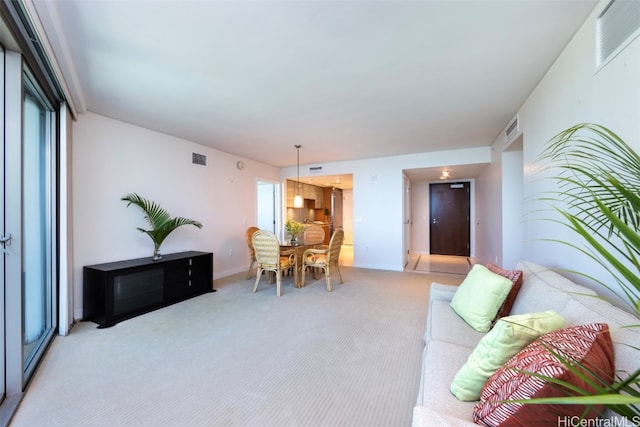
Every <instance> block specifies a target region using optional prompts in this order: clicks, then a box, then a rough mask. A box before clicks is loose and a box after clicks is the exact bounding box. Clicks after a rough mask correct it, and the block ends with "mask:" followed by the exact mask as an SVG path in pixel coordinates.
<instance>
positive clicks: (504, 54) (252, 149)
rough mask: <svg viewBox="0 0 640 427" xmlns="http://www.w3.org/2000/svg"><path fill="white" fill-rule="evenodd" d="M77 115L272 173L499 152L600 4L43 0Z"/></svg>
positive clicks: (562, 0) (551, 0)
mask: <svg viewBox="0 0 640 427" xmlns="http://www.w3.org/2000/svg"><path fill="white" fill-rule="evenodd" d="M32 1H33V4H34V5H35V6H36V10H37V12H38V15H39V17H40V19H41V21H42V23H43V25H44V28H45V29H46V32H47V34H48V38H49V40H50V42H51V44H52V46H53V47H54V51H55V52H56V56H57V60H58V62H59V63H60V64H61V68H62V70H63V72H64V75H65V81H66V84H67V85H68V86H69V87H70V90H71V92H72V98H73V103H74V104H75V107H76V108H77V109H78V111H79V112H81V113H82V112H85V111H93V112H96V113H99V114H102V115H105V116H108V117H112V118H115V119H119V120H123V121H125V122H129V123H133V124H136V125H140V126H143V127H146V128H150V129H154V130H157V131H160V132H164V133H167V134H170V135H174V136H177V137H181V138H184V139H187V140H190V141H194V142H197V143H200V144H203V145H206V146H210V147H213V148H216V149H219V150H222V151H225V152H228V153H232V154H236V155H238V156H243V157H247V158H251V159H255V160H259V161H262V162H265V163H268V164H271V165H274V166H278V167H284V166H292V165H295V164H296V149H295V148H294V145H295V144H301V145H302V148H301V150H300V162H301V164H305V163H323V162H331V161H342V160H352V159H361V158H368V157H381V156H390V155H401V154H411V153H418V152H425V151H433V150H443V149H452V148H467V147H478V146H488V145H490V144H491V143H492V142H493V141H494V139H495V138H496V137H497V136H498V134H500V133H501V131H502V130H503V129H504V127H505V126H506V125H507V124H508V122H509V121H510V120H511V119H512V118H513V116H514V114H515V112H516V111H517V109H518V108H519V107H520V105H521V104H522V103H523V102H524V100H525V99H526V97H527V96H528V94H529V93H530V92H531V90H532V89H533V88H534V87H535V85H536V84H537V83H538V82H539V80H540V79H541V78H542V76H543V75H544V73H545V72H546V70H547V69H548V68H549V67H550V66H551V64H552V63H553V61H554V60H555V58H556V57H557V56H558V55H559V54H560V52H561V50H562V49H563V47H564V46H565V45H566V44H567V43H568V41H569V40H570V39H571V37H572V36H573V34H574V33H575V31H576V30H577V29H578V28H579V27H580V25H581V24H582V23H583V22H584V21H585V19H586V17H587V16H588V14H589V13H590V12H591V11H592V10H593V8H594V7H595V5H596V3H597V1H596V0H498V1H487V0H471V1H462V0H459V1H398V0H396V1H367V0H353V1H294V0H292V1H267V0H265V1H213V0H209V1H207V0H182V1H177V0H174V1H171V0H168V1H160V0H155V1H154V0H128V1H118V0H104V1H103V0H92V1H88V0H64V1H52V0H32Z"/></svg>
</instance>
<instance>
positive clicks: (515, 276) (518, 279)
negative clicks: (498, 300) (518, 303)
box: [487, 263, 523, 319]
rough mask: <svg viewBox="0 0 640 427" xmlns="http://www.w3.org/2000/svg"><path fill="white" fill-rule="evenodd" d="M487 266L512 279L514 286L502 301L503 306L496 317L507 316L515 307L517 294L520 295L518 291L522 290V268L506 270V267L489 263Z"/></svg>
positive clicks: (490, 269) (493, 271)
mask: <svg viewBox="0 0 640 427" xmlns="http://www.w3.org/2000/svg"><path fill="white" fill-rule="evenodd" d="M487 268H488V269H489V271H491V272H492V273H496V274H499V275H501V276H502V277H506V278H507V279H509V280H511V282H512V283H513V286H512V287H511V290H510V291H509V295H507V298H506V299H505V300H504V303H502V307H500V310H498V314H496V318H497V319H499V318H500V317H505V316H508V315H509V314H511V307H513V303H514V302H515V300H516V296H517V295H518V291H520V286H522V276H523V274H522V270H505V269H504V268H501V267H498V266H497V265H495V264H491V263H489V264H487Z"/></svg>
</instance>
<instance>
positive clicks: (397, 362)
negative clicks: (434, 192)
mask: <svg viewBox="0 0 640 427" xmlns="http://www.w3.org/2000/svg"><path fill="white" fill-rule="evenodd" d="M343 277H344V279H345V284H344V285H337V284H336V285H335V289H334V291H333V292H331V293H328V292H326V288H325V284H324V281H322V280H320V281H316V282H313V281H312V282H311V283H308V284H307V286H306V287H305V288H302V289H296V288H294V287H293V283H292V280H291V279H290V278H287V279H285V282H284V284H283V295H282V297H280V298H278V297H276V292H275V289H274V287H273V286H272V285H267V284H265V283H264V281H263V282H261V285H260V287H259V289H258V292H257V293H255V294H253V293H252V292H251V286H252V283H253V282H252V281H250V280H244V278H243V274H239V275H236V276H233V277H230V278H226V279H221V280H217V281H216V283H215V287H216V289H218V292H215V293H210V294H206V295H203V296H200V297H197V298H194V299H191V300H188V301H184V302H182V303H179V304H175V305H173V306H170V307H166V308H163V309H161V310H157V311H154V312H152V313H148V314H146V315H143V316H139V317H136V318H133V319H130V320H127V321H124V322H122V323H119V324H118V325H116V326H114V327H112V328H108V329H96V327H95V326H96V325H95V324H93V323H88V322H81V323H79V324H77V325H76V326H75V327H74V328H73V329H72V331H71V334H70V335H69V336H67V337H57V338H56V339H55V340H54V342H53V343H52V345H51V347H50V349H49V351H48V353H47V355H46V357H45V359H44V361H43V363H42V364H41V366H40V368H39V371H38V373H37V374H36V376H35V378H34V380H33V381H32V383H31V385H30V386H29V389H28V390H27V393H26V395H25V397H24V399H23V401H22V403H21V404H20V407H19V409H18V411H17V413H16V415H15V417H14V419H13V420H12V423H11V424H10V425H11V426H12V427H22V426H25V427H26V426H29V427H37V426H47V427H52V426H65V427H66V426H110V427H111V426H409V425H411V415H412V408H413V406H414V404H415V400H416V396H417V393H418V384H419V378H418V374H419V371H420V364H421V350H422V348H423V342H422V335H423V333H424V326H425V325H424V323H425V316H426V302H427V294H428V288H427V285H428V283H430V282H431V281H432V280H437V281H440V282H445V283H453V284H457V283H459V282H460V280H458V279H457V278H456V277H453V278H452V277H451V276H446V275H444V276H435V275H434V276H428V275H424V274H417V273H402V272H385V271H374V270H364V269H354V268H349V267H345V268H343Z"/></svg>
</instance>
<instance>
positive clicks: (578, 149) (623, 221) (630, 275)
mask: <svg viewBox="0 0 640 427" xmlns="http://www.w3.org/2000/svg"><path fill="white" fill-rule="evenodd" d="M541 160H546V161H548V167H547V168H546V169H553V170H555V169H557V170H558V171H559V172H558V173H557V174H555V175H554V174H552V175H551V179H552V180H555V181H556V184H557V190H553V191H551V192H549V193H547V196H548V197H547V198H546V200H548V201H550V202H551V205H552V206H553V208H554V209H555V210H556V211H557V212H558V213H559V214H560V216H561V219H560V220H557V221H558V222H560V223H561V224H563V225H565V226H566V227H568V228H569V229H570V230H572V231H574V232H575V233H577V234H578V236H579V237H580V238H581V239H582V241H583V245H582V246H580V245H577V244H572V243H567V242H565V241H561V240H556V241H557V242H559V243H562V244H567V245H569V246H572V247H574V248H576V249H578V250H579V251H581V252H582V253H584V254H586V255H587V256H589V257H590V258H591V259H593V260H594V261H595V262H597V263H598V264H600V265H601V266H602V267H603V268H605V269H606V270H607V271H608V272H609V273H611V275H612V276H613V277H614V279H615V281H616V282H617V284H618V286H619V289H613V288H612V287H611V286H609V285H607V284H606V283H605V282H603V281H598V283H600V284H601V285H603V286H605V287H607V288H608V289H609V290H611V291H612V292H614V293H617V294H620V290H622V295H619V296H620V297H621V298H622V299H623V300H626V301H627V302H628V303H629V304H630V306H631V308H632V310H633V311H634V312H635V313H636V315H639V314H640V259H639V255H640V156H639V155H638V154H637V153H636V152H635V151H634V150H633V149H632V148H631V147H629V145H628V144H626V143H625V142H624V141H623V140H622V139H621V138H620V137H618V136H617V135H616V134H615V133H613V132H612V131H610V130H609V129H607V128H605V127H603V126H600V125H595V124H579V125H576V126H573V127H571V128H569V129H567V130H564V131H562V132H560V133H559V134H558V135H556V136H555V137H554V138H553V139H551V140H550V141H549V143H548V145H547V147H546V149H545V150H544V151H543V153H542V155H541ZM577 273H579V274H580V272H577ZM591 279H594V278H592V277H591ZM594 280H595V279H594Z"/></svg>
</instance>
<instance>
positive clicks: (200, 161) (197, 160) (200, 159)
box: [191, 153, 207, 166]
mask: <svg viewBox="0 0 640 427" xmlns="http://www.w3.org/2000/svg"><path fill="white" fill-rule="evenodd" d="M191 163H193V164H194V165H202V166H206V165H207V156H205V155H204V154H198V153H192V155H191Z"/></svg>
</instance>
